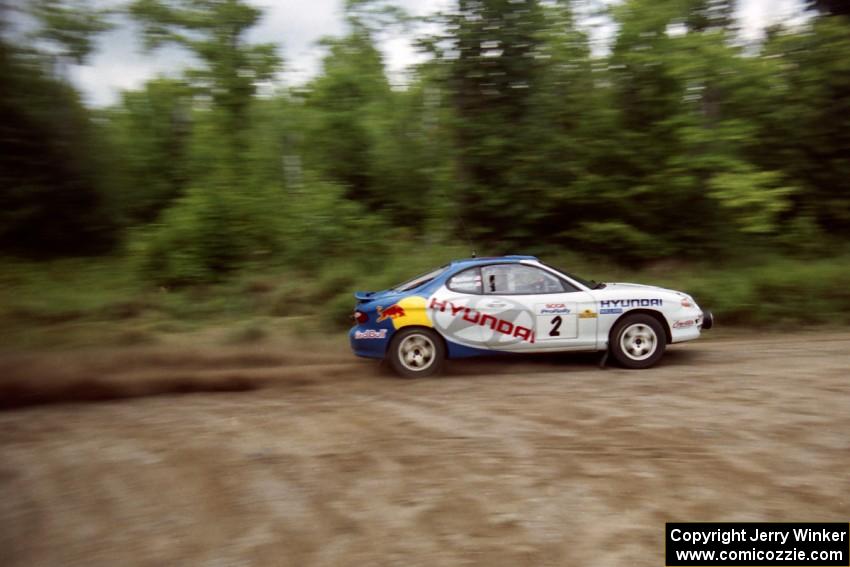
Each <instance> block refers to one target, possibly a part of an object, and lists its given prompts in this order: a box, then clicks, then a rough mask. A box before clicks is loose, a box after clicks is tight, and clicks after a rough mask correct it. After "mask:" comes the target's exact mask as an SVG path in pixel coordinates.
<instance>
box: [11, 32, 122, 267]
mask: <svg viewBox="0 0 850 567" xmlns="http://www.w3.org/2000/svg"><path fill="white" fill-rule="evenodd" d="M0 82H2V84H3V88H2V89H0V250H2V251H3V252H6V253H15V254H24V255H28V256H39V257H44V256H57V255H70V254H80V253H92V252H100V251H103V250H105V249H106V248H107V247H108V246H109V245H110V244H111V243H112V242H113V237H114V228H115V227H114V225H113V223H112V222H111V220H110V219H108V218H107V216H106V214H105V213H106V211H105V209H104V206H103V205H104V199H103V185H102V179H101V175H100V171H98V168H97V163H98V162H97V159H96V156H97V154H98V152H97V151H96V150H95V147H96V143H95V139H94V138H95V136H94V131H93V128H92V125H91V123H90V121H89V114H88V112H87V111H86V109H85V108H84V107H83V105H82V104H81V103H80V100H79V97H78V95H77V93H76V92H75V91H74V90H73V89H72V88H71V87H70V86H68V85H67V84H65V83H64V82H61V81H57V80H56V79H54V78H52V77H51V76H49V75H47V74H46V73H45V72H44V70H43V67H42V66H41V65H40V64H39V62H38V61H37V60H33V59H32V57H31V55H27V54H22V53H20V52H18V51H16V50H15V49H13V48H12V47H10V46H9V45H7V44H6V43H4V42H2V41H0Z"/></svg>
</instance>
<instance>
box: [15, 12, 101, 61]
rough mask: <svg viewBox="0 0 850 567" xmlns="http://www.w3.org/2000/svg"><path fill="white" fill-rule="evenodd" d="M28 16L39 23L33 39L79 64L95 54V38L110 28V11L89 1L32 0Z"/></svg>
mask: <svg viewBox="0 0 850 567" xmlns="http://www.w3.org/2000/svg"><path fill="white" fill-rule="evenodd" d="M29 13H30V15H32V16H33V18H34V19H35V20H36V22H37V23H38V24H39V27H38V29H37V31H36V32H35V33H34V36H35V39H36V40H37V41H38V40H42V41H46V42H48V43H50V44H52V46H53V47H54V49H55V50H58V53H59V55H60V56H63V57H67V58H68V59H70V60H71V61H73V62H74V63H77V64H78V65H81V64H83V63H84V62H85V61H86V59H88V57H89V56H90V55H91V54H92V52H93V51H94V48H95V44H94V40H95V38H96V36H97V35H98V34H100V33H102V32H105V31H107V30H109V29H110V28H111V27H112V26H111V24H110V23H109V21H108V17H109V15H110V12H109V10H105V9H99V8H95V7H94V6H92V3H91V2H89V1H88V0H33V1H32V2H31V3H30V4H29Z"/></svg>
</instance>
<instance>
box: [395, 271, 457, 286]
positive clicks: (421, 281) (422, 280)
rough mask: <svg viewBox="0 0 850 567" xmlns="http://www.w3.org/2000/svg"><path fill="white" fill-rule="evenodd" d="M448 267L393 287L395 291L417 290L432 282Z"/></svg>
mask: <svg viewBox="0 0 850 567" xmlns="http://www.w3.org/2000/svg"><path fill="white" fill-rule="evenodd" d="M447 267H448V266H441V267H439V268H437V269H436V270H431V271H430V272H427V273H424V274H421V275H418V276H416V277H415V278H413V279H412V280H407V281H406V282H403V283H400V284H398V285H397V286H394V287H392V288H391V289H392V290H393V291H410V290H412V289H416V288H417V287H421V286H423V285H425V284H426V283H428V282H430V281H431V280H433V279H434V278H436V277H437V276H439V275H440V274H442V273H443V272H444V271H446V268H447Z"/></svg>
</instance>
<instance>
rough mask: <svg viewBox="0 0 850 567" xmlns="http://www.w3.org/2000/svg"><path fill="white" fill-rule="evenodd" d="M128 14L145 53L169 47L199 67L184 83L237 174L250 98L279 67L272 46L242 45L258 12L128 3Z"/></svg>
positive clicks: (215, 4)
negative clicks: (200, 99) (202, 106)
mask: <svg viewBox="0 0 850 567" xmlns="http://www.w3.org/2000/svg"><path fill="white" fill-rule="evenodd" d="M130 12H131V14H132V15H133V16H134V17H135V18H136V19H137V20H138V21H139V22H140V23H141V24H142V25H143V29H144V37H145V45H146V46H147V47H148V48H150V49H154V48H157V47H159V46H161V45H163V44H166V43H173V44H176V45H179V46H182V47H184V48H186V49H188V50H189V51H190V52H191V53H192V54H194V55H195V56H196V57H197V58H198V60H199V61H200V62H201V67H200V68H198V69H194V70H192V71H191V72H190V73H189V74H188V77H187V78H188V80H189V81H190V83H191V84H192V85H193V86H194V87H195V88H196V89H197V90H198V91H199V92H201V93H203V94H204V95H205V96H208V97H209V98H210V100H211V101H212V104H213V107H214V109H215V110H216V111H217V112H218V123H219V128H218V134H219V135H220V136H221V138H222V140H225V141H226V143H225V157H226V164H225V165H226V166H227V167H228V169H229V170H230V171H231V172H236V171H240V170H241V163H242V162H241V153H242V148H243V147H244V142H245V141H244V139H243V133H244V131H245V130H246V127H247V119H248V117H249V116H248V108H249V106H250V104H251V100H252V97H253V96H254V93H255V92H256V89H257V85H258V84H259V83H261V82H262V81H268V80H270V79H271V78H272V77H273V76H274V73H275V71H276V70H277V68H278V66H279V64H280V58H279V57H278V56H277V53H276V47H275V45H274V44H272V43H264V44H250V43H248V42H247V41H246V39H245V33H246V32H247V30H249V29H250V28H251V27H253V26H254V25H256V23H257V22H258V21H259V19H260V16H261V12H260V10H259V9H258V8H255V7H253V6H250V5H249V4H247V3H246V2H244V1H242V0H134V1H133V2H132V3H131V4H130ZM233 179H234V180H235V179H238V175H234V176H233Z"/></svg>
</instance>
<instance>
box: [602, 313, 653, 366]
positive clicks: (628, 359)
mask: <svg viewBox="0 0 850 567" xmlns="http://www.w3.org/2000/svg"><path fill="white" fill-rule="evenodd" d="M666 345H667V340H666V335H665V334H664V328H663V327H662V326H661V323H659V322H658V320H657V319H655V318H654V317H651V316H649V315H641V314H638V315H627V316H626V317H623V318H622V319H621V320H620V321H618V322H617V324H616V325H614V328H613V329H612V330H611V337H610V341H609V348H610V349H611V355H612V356H613V357H614V358H615V359H616V360H617V362H618V363H620V365H621V366H623V367H625V368H649V367H650V366H652V365H653V364H655V363H656V362H658V360H659V359H660V358H661V357H662V356H663V355H664V348H665V347H666Z"/></svg>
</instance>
